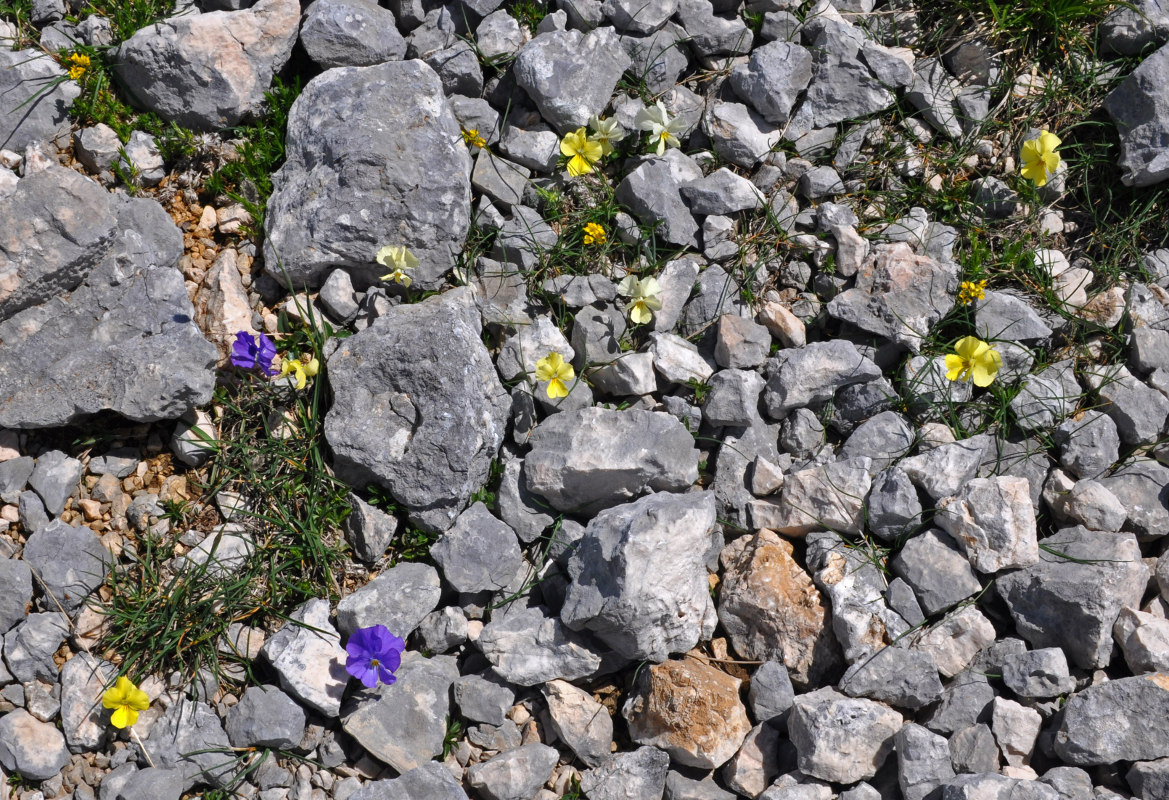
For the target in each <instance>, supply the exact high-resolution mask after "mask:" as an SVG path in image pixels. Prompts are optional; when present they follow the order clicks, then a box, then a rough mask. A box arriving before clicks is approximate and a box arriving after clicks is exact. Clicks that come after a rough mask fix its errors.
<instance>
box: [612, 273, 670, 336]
mask: <svg viewBox="0 0 1169 800" xmlns="http://www.w3.org/2000/svg"><path fill="white" fill-rule="evenodd" d="M617 293H618V294H619V295H621V296H622V297H628V298H629V299H630V300H631V301H632V302H631V303H630V306H629V319H630V321H632V322H633V323H634V324H635V325H644V324H646V323H647V322H649V321H650V320H652V319H653V316H654V315H653V312H655V311H658V310H659V309H661V307H662V299H661V293H662V287H661V284H659V283H658V279H657V278H653V277H650V278H638V277H636V276H635V275H626V276H625V277H624V278H623V279H622V281H621V283H619V284H617Z"/></svg>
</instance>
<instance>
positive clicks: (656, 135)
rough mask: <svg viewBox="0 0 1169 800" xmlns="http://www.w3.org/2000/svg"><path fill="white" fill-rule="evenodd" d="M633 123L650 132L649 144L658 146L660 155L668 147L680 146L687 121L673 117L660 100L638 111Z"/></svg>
mask: <svg viewBox="0 0 1169 800" xmlns="http://www.w3.org/2000/svg"><path fill="white" fill-rule="evenodd" d="M633 123H634V124H635V125H636V126H637V128H638V130H643V131H648V132H649V146H650V147H654V148H656V152H657V154H658V155H659V156H660V155H661V154H662V153H664V152H666V147H667V146H669V147H679V146H680V144H681V143H680V142H679V141H678V136H679V135H680V134H681V133H683V132H684V131H685V130H686V123H684V122H683V121H682V120H681V119H680V118H678V117H671V116H670V114H669V112H667V111H666V107H665V106H664V105H662V101H661V100H659V101H657V103H655V104H654V105H652V106H646V107H645V108H643V109H642V110H641V111H638V112H637V116H636V117H634V120H633Z"/></svg>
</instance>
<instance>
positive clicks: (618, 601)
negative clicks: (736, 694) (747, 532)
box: [529, 456, 715, 661]
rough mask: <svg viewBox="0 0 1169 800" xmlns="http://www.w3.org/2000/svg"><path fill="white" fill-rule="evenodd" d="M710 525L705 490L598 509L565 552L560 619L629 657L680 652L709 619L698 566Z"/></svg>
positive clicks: (707, 627) (711, 509)
mask: <svg viewBox="0 0 1169 800" xmlns="http://www.w3.org/2000/svg"><path fill="white" fill-rule="evenodd" d="M530 458H531V456H529V459H530ZM714 524H715V503H714V497H713V496H712V495H711V494H709V493H696V494H683V495H674V494H668V493H657V494H653V495H650V496H648V497H644V498H641V499H640V500H637V501H634V502H632V503H628V504H625V505H622V506H618V507H616V508H611V509H608V510H606V511H602V512H601V513H600V514H598V515H597V516H596V517H594V518H593V519H592V520H591V521H590V522H589V525H588V527H587V528H586V530H585V535H584V538H583V539H581V541H580V542H579V543H578V544H577V547H576V550H575V551H574V552H573V554H572V555H571V556H570V557H569V561H568V574H569V576H570V578H571V579H572V583H571V584H570V585H569V587H568V591H567V593H566V595H565V600H564V607H563V608H562V609H561V612H560V616H561V619H563V620H564V622H565V624H567V625H568V626H569V627H571V628H573V629H575V630H588V631H591V632H592V633H594V634H596V635H597V637H598V638H600V639H601V640H602V641H604V642H605V643H606V644H608V645H609V646H610V647H612V648H613V649H614V650H615V651H616V652H617V653H618V654H619V655H621V656H622V657H624V658H628V659H631V660H637V659H650V660H652V661H662V660H663V659H665V658H666V657H667V656H668V655H669V654H670V653H679V652H686V651H687V650H689V649H690V648H692V647H694V645H696V644H697V643H698V641H699V639H700V638H703V634H708V633H709V631H711V630H713V626H714V606H713V604H712V603H711V600H710V593H709V590H708V586H707V579H706V566H705V560H706V559H705V554H706V551H707V549H708V548H709V547H710V544H711V534H712V532H713V529H714ZM667 530H668V531H669V536H668V537H666V536H665V532H666V531H667Z"/></svg>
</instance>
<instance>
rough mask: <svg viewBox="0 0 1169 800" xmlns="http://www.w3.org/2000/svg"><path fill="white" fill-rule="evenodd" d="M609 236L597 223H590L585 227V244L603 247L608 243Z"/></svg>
mask: <svg viewBox="0 0 1169 800" xmlns="http://www.w3.org/2000/svg"><path fill="white" fill-rule="evenodd" d="M608 238H609V237H608V236H606V235H605V229H604V228H602V227H601V226H600V225H598V224H597V223H595V222H590V223H588V224H587V225H585V226H584V243H585V244H595V245H602V244H604V243H605V242H606V241H608Z"/></svg>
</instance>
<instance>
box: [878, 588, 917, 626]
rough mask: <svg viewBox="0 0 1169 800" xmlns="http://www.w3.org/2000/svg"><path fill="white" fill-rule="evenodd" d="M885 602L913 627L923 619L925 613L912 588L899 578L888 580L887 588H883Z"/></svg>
mask: <svg viewBox="0 0 1169 800" xmlns="http://www.w3.org/2000/svg"><path fill="white" fill-rule="evenodd" d="M885 603H886V604H887V605H888V606H889V608H891V609H892V610H893V611H895V612H897V614H898V615H899V616H900V617H901V618H902V619H903V620H905V621H906V622H908V623H909V624H910V625H912V626H914V627H916V626H918V625H920V624H921V623H923V622H924V621H925V614H924V613H922V610H921V605H920V604H919V603H918V602H917V596H916V595H915V594H914V593H913V588H912V587H910V585H909V584H908V583H906V582H905V581H903V580H902V579H901V578H894V579H893V580H891V581H889V588H888V589H886V590H885Z"/></svg>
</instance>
